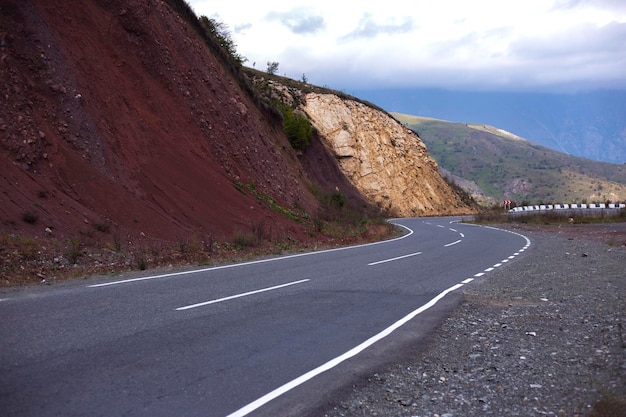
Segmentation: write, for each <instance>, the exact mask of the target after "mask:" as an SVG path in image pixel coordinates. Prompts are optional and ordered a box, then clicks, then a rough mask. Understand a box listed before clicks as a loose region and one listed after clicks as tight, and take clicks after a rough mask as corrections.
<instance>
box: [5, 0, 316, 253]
mask: <svg viewBox="0 0 626 417" xmlns="http://www.w3.org/2000/svg"><path fill="white" fill-rule="evenodd" d="M171 3H178V4H179V5H180V3H182V2H180V1H177V0H172V1H171ZM0 9H1V10H0V57H1V62H0V64H1V66H0V89H1V90H2V95H3V98H2V100H1V101H0V135H1V142H0V171H1V173H2V176H1V181H2V182H1V184H0V218H1V219H2V224H1V225H0V227H2V230H3V231H4V232H10V233H17V234H23V235H28V236H39V237H42V236H44V237H57V238H67V237H74V236H76V237H79V238H81V239H86V238H87V237H89V238H90V239H94V240H99V241H102V242H113V240H116V242H115V244H116V246H119V245H120V244H121V245H125V244H128V245H132V244H133V242H135V243H136V242H139V241H145V240H150V239H153V240H166V241H174V242H175V241H179V240H184V239H187V238H188V237H189V236H191V235H198V236H201V237H202V238H209V239H219V238H224V239H225V238H230V237H232V235H233V233H235V232H236V231H238V230H250V228H251V225H254V224H255V223H259V222H264V223H265V227H266V230H271V231H272V233H274V234H283V235H290V234H295V235H297V234H298V233H302V229H301V227H300V226H298V225H297V224H296V223H294V222H292V221H290V220H288V219H287V218H286V217H285V216H284V215H281V214H280V213H278V212H277V211H276V210H271V209H269V208H267V207H265V206H264V205H262V204H259V199H258V198H257V197H258V195H259V194H261V195H268V196H271V197H272V199H273V200H274V201H276V202H277V204H279V205H281V206H285V207H295V206H297V207H298V209H300V210H304V211H307V212H314V211H315V210H316V209H317V202H316V201H315V199H314V198H313V196H312V195H311V194H310V192H309V191H308V190H307V188H306V184H307V179H306V177H305V175H304V174H303V172H302V168H301V166H300V164H299V162H298V160H297V158H296V156H295V153H294V152H293V150H292V149H291V148H290V146H289V143H288V141H287V140H286V138H285V136H284V134H283V132H282V130H281V129H280V124H279V123H280V122H279V121H278V122H277V120H275V119H272V118H271V116H269V115H268V114H266V113H264V112H263V111H261V110H259V108H258V106H257V105H256V104H255V102H254V98H253V97H252V96H251V95H250V94H248V93H247V92H246V91H245V89H242V87H241V83H240V81H239V80H238V79H237V77H236V76H235V73H236V70H234V69H233V68H228V66H227V65H225V64H224V62H222V61H220V59H219V58H218V57H217V56H216V55H215V54H214V53H211V51H210V49H209V48H207V45H206V43H205V40H203V39H202V38H201V37H200V36H199V35H198V33H197V31H195V30H194V28H193V27H192V26H191V25H190V24H189V23H188V22H186V21H185V20H184V19H183V18H181V16H180V15H179V14H178V13H176V12H174V11H173V10H172V8H171V7H170V6H169V5H168V2H152V1H147V0H123V1H122V0H111V1H99V0H58V1H54V2H51V1H47V0H5V1H3V2H2V4H1V5H0ZM238 183H239V184H244V185H246V184H252V185H254V187H255V190H256V192H255V193H250V192H246V191H247V190H249V188H245V187H239V188H237V187H235V185H237V184H238Z"/></svg>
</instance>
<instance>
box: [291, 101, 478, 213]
mask: <svg viewBox="0 0 626 417" xmlns="http://www.w3.org/2000/svg"><path fill="white" fill-rule="evenodd" d="M300 107H301V109H302V110H303V111H304V112H305V113H306V114H307V115H308V117H309V118H310V120H311V122H312V123H313V125H314V127H315V128H316V129H317V131H318V133H319V134H320V136H321V137H322V139H323V141H324V143H325V145H326V146H327V147H328V148H329V149H330V150H331V151H332V153H333V154H334V156H335V157H336V159H337V160H338V163H339V166H340V167H341V170H342V171H343V173H344V174H345V175H346V176H347V177H348V179H349V180H350V181H351V182H352V184H354V186H355V187H356V188H357V189H358V190H359V191H361V192H362V193H363V194H364V195H365V196H366V197H367V198H368V199H369V200H370V201H372V202H374V203H375V204H376V205H377V206H379V207H380V208H381V209H383V210H384V211H385V212H387V213H389V214H390V215H393V216H399V217H407V216H421V215H442V214H461V213H467V212H468V211H470V210H471V209H470V208H469V207H467V206H466V205H465V204H463V203H462V202H461V200H460V198H459V196H458V195H456V194H455V192H454V191H453V190H452V189H451V188H450V186H449V184H448V183H447V182H446V181H445V180H444V179H443V178H442V177H441V175H440V174H439V172H438V169H437V163H436V162H435V161H434V160H433V159H432V158H431V157H430V156H429V154H428V150H427V149H426V146H425V145H424V144H423V143H422V141H421V139H420V138H419V136H417V134H415V133H414V132H413V131H411V130H409V129H407V128H405V127H404V126H402V125H401V124H400V123H398V122H397V121H396V120H395V119H393V118H392V117H391V116H389V115H388V114H386V113H384V112H382V111H380V110H377V109H375V108H373V107H370V106H367V105H366V104H363V103H361V102H357V101H354V100H350V99H345V98H341V97H339V96H337V95H334V94H319V93H308V94H306V95H305V96H304V100H302V104H301V106H300Z"/></svg>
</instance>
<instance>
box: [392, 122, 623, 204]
mask: <svg viewBox="0 0 626 417" xmlns="http://www.w3.org/2000/svg"><path fill="white" fill-rule="evenodd" d="M392 115H393V116H394V117H395V118H396V119H397V120H398V121H400V122H401V123H402V124H404V125H405V126H407V127H408V128H410V129H412V130H413V131H415V132H417V133H418V134H419V136H420V137H421V138H422V140H423V141H424V143H425V144H426V146H427V147H428V150H429V152H430V154H431V156H432V157H433V158H434V159H435V160H436V161H437V163H438V164H439V166H440V167H441V168H443V169H445V170H447V171H449V172H450V173H451V174H453V175H454V176H458V177H461V178H462V179H464V180H467V181H470V182H474V183H475V184H476V185H478V187H480V189H481V190H482V192H483V193H484V194H485V195H487V196H489V197H492V198H494V199H496V200H503V199H508V200H513V201H515V202H517V203H518V204H520V203H522V202H528V203H531V204H540V203H547V204H549V203H558V202H563V203H568V202H582V201H588V202H606V201H613V202H617V201H625V200H626V165H617V164H610V163H606V162H598V161H592V160H589V159H584V158H579V157H574V156H569V155H565V154H562V153H559V152H556V151H553V150H551V149H548V148H545V147H543V146H539V145H536V144H533V143H531V142H529V141H527V140H525V139H522V138H519V137H517V136H515V135H513V134H510V133H508V132H505V131H503V130H500V129H497V128H494V127H491V126H485V125H473V124H464V123H452V122H447V121H443V120H437V119H430V118H425V117H419V116H411V115H405V114H399V113H392ZM460 185H462V186H463V184H460ZM473 193H474V194H476V192H475V190H474V191H473Z"/></svg>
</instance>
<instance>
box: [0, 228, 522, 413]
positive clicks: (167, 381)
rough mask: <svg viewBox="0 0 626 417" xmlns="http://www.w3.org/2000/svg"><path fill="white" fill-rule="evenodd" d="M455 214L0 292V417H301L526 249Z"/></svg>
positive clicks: (506, 235) (388, 355) (510, 237)
mask: <svg viewBox="0 0 626 417" xmlns="http://www.w3.org/2000/svg"><path fill="white" fill-rule="evenodd" d="M454 220H455V219H452V218H428V219H401V220H396V221H394V222H395V223H397V224H400V225H403V226H404V227H406V230H407V234H406V235H404V236H403V237H401V238H398V239H394V240H391V241H387V242H382V243H378V244H371V245H363V246H358V247H350V248H342V249H339V250H329V251H317V252H312V253H302V254H296V255H292V256H285V257H281V258H271V259H263V260H259V261H255V262H248V263H242V264H235V265H224V266H220V267H213V268H203V269H199V270H195V271H183V272H181V273H172V274H166V275H160V276H158V275H157V276H155V275H152V276H150V275H142V276H140V275H134V276H132V277H123V278H120V277H117V278H115V277H108V278H103V277H100V278H91V279H86V280H72V281H70V282H65V283H62V284H55V285H53V286H46V287H36V288H25V289H20V290H5V291H3V292H2V293H0V410H1V412H0V414H1V415H2V416H82V415H87V416H99V415H102V416H175V415H180V416H183V415H184V416H203V417H206V416H227V415H230V416H233V417H234V416H244V415H251V416H266V415H267V416H270V415H289V414H291V415H304V414H307V413H309V414H310V413H311V412H312V411H311V410H313V409H314V407H316V406H319V405H320V404H321V402H324V401H326V400H327V398H328V395H332V391H333V390H335V389H338V388H340V387H341V386H344V385H346V384H350V381H351V379H353V378H355V377H356V376H357V374H358V370H361V369H372V368H373V367H375V366H377V365H378V364H380V363H383V362H385V361H389V360H390V358H392V357H393V355H394V354H395V353H397V350H398V349H400V350H401V349H405V350H406V349H408V348H409V346H411V343H412V341H414V339H416V338H418V337H420V335H419V334H418V333H420V332H422V331H425V329H427V328H428V326H431V327H432V326H433V325H434V324H433V323H435V322H436V321H437V320H439V319H441V314H443V313H441V314H440V315H439V318H437V317H436V316H433V314H431V313H432V311H436V310H437V309H441V308H442V307H441V306H442V305H446V302H447V301H448V302H449V300H451V299H454V296H455V295H454V294H455V293H456V294H458V288H459V287H460V286H462V285H471V283H469V281H471V280H472V279H473V278H474V277H476V276H480V275H482V274H485V273H488V272H489V271H491V270H492V269H493V268H500V267H504V266H506V265H507V264H508V263H509V261H512V260H514V259H515V257H516V256H519V255H520V254H521V253H522V252H523V251H524V250H526V249H527V248H528V246H529V245H530V242H529V241H528V239H526V238H525V237H524V236H521V235H517V234H514V233H511V232H505V231H502V230H497V229H492V228H486V227H478V226H472V225H467V224H462V223H454V222H453V221H454ZM457 296H458V295H457ZM433 306H434V307H433ZM430 307H432V308H430ZM429 308H430V309H429ZM450 308H451V307H450ZM427 309H429V310H427ZM428 314H430V316H429V315H428ZM420 323H421V327H420ZM407 329H410V331H407ZM394 352H395V353H394Z"/></svg>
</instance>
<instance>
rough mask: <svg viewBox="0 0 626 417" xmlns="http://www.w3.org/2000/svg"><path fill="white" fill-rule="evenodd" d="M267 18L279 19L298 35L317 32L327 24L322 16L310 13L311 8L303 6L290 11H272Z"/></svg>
mask: <svg viewBox="0 0 626 417" xmlns="http://www.w3.org/2000/svg"><path fill="white" fill-rule="evenodd" d="M266 19H268V20H275V21H278V22H280V23H282V24H283V25H285V26H286V27H287V28H288V29H289V30H290V31H292V32H293V33H296V34H298V35H306V34H313V33H317V32H319V31H320V30H322V29H324V27H325V26H326V23H325V22H324V18H323V17H322V16H319V15H314V14H310V11H309V9H308V8H303V7H297V8H294V9H291V10H290V11H288V12H270V13H268V14H267V15H266Z"/></svg>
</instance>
